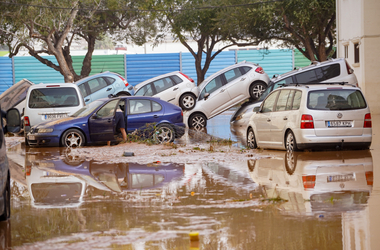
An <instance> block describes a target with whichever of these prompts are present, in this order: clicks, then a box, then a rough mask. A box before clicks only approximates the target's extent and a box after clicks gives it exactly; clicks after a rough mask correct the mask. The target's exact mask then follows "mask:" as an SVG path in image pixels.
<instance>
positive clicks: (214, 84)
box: [185, 61, 269, 130]
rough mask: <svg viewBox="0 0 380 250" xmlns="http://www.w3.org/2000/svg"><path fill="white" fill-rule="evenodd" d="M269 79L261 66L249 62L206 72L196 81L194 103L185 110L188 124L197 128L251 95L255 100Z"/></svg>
mask: <svg viewBox="0 0 380 250" xmlns="http://www.w3.org/2000/svg"><path fill="white" fill-rule="evenodd" d="M268 82H269V77H268V75H267V74H266V73H265V72H264V70H263V68H262V67H260V66H259V65H257V64H254V63H251V62H245V61H244V62H241V63H238V64H234V65H231V66H229V67H227V68H225V69H223V70H220V71H218V72H216V73H215V74H213V75H211V76H209V77H208V78H207V79H206V80H204V81H203V82H202V83H201V84H200V85H199V93H200V94H199V97H198V100H197V104H196V106H195V107H194V109H193V110H191V112H187V114H185V117H187V118H188V121H187V124H188V126H189V127H190V128H194V129H196V130H201V129H203V128H205V127H206V125H207V120H208V119H211V118H212V117H214V116H216V115H218V114H220V113H222V112H224V111H226V110H227V109H229V108H231V107H232V106H234V105H236V104H238V103H239V102H242V101H244V100H245V99H248V98H251V99H252V100H257V99H258V98H259V97H260V95H261V94H262V93H263V92H264V90H265V89H266V87H267V84H268Z"/></svg>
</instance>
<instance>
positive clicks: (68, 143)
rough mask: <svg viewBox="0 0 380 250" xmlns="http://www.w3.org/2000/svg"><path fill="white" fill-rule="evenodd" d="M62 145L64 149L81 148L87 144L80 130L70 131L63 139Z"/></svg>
mask: <svg viewBox="0 0 380 250" xmlns="http://www.w3.org/2000/svg"><path fill="white" fill-rule="evenodd" d="M61 144H62V146H64V147H81V146H83V145H84V144H85V137H84V135H83V133H82V132H81V131H80V130H78V129H69V130H67V131H66V132H65V133H64V134H63V136H62V137H61Z"/></svg>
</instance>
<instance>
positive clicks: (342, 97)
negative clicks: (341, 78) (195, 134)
mask: <svg viewBox="0 0 380 250" xmlns="http://www.w3.org/2000/svg"><path fill="white" fill-rule="evenodd" d="M246 133H247V146H248V147H249V148H256V147H260V148H271V149H286V150H288V151H296V150H298V149H337V148H339V149H346V148H354V149H368V148H369V146H370V145H371V142H372V122H371V113H370V110H369V107H368V104H367V102H366V100H365V98H364V95H363V93H362V91H361V90H360V88H359V87H356V86H353V85H346V84H344V83H341V84H312V85H302V84H295V85H294V84H290V85H285V86H282V87H280V88H278V89H276V90H274V91H273V92H271V93H270V94H269V95H268V96H267V97H266V98H265V100H264V101H263V103H262V104H261V106H260V107H256V108H254V113H253V115H252V116H251V118H250V121H249V124H248V126H247V129H246Z"/></svg>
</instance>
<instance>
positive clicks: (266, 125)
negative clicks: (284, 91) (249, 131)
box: [253, 91, 279, 145]
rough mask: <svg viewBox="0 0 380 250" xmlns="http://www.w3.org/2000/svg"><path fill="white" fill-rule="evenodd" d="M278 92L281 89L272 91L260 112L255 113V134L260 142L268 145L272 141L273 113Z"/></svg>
mask: <svg viewBox="0 0 380 250" xmlns="http://www.w3.org/2000/svg"><path fill="white" fill-rule="evenodd" d="M278 94H279V91H275V92H272V93H271V94H270V95H269V96H268V97H267V98H266V99H265V101H264V102H263V104H262V105H261V109H260V112H258V113H256V114H254V120H253V122H254V123H255V127H256V131H255V136H256V140H257V141H258V143H259V144H262V145H268V144H270V142H271V129H272V123H271V115H272V113H273V110H274V105H275V102H276V99H277V96H278Z"/></svg>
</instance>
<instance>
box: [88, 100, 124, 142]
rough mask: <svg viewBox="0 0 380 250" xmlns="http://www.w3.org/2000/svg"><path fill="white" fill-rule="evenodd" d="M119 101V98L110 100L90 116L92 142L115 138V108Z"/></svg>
mask: <svg viewBox="0 0 380 250" xmlns="http://www.w3.org/2000/svg"><path fill="white" fill-rule="evenodd" d="M118 103H119V99H115V100H112V101H110V102H108V103H107V104H105V105H104V106H103V107H101V108H100V109H99V110H98V111H97V112H95V113H94V114H93V115H92V116H91V117H90V118H89V120H88V126H89V129H90V137H91V141H92V142H102V141H112V140H113V138H114V134H115V131H114V123H115V110H116V106H117V105H118Z"/></svg>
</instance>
